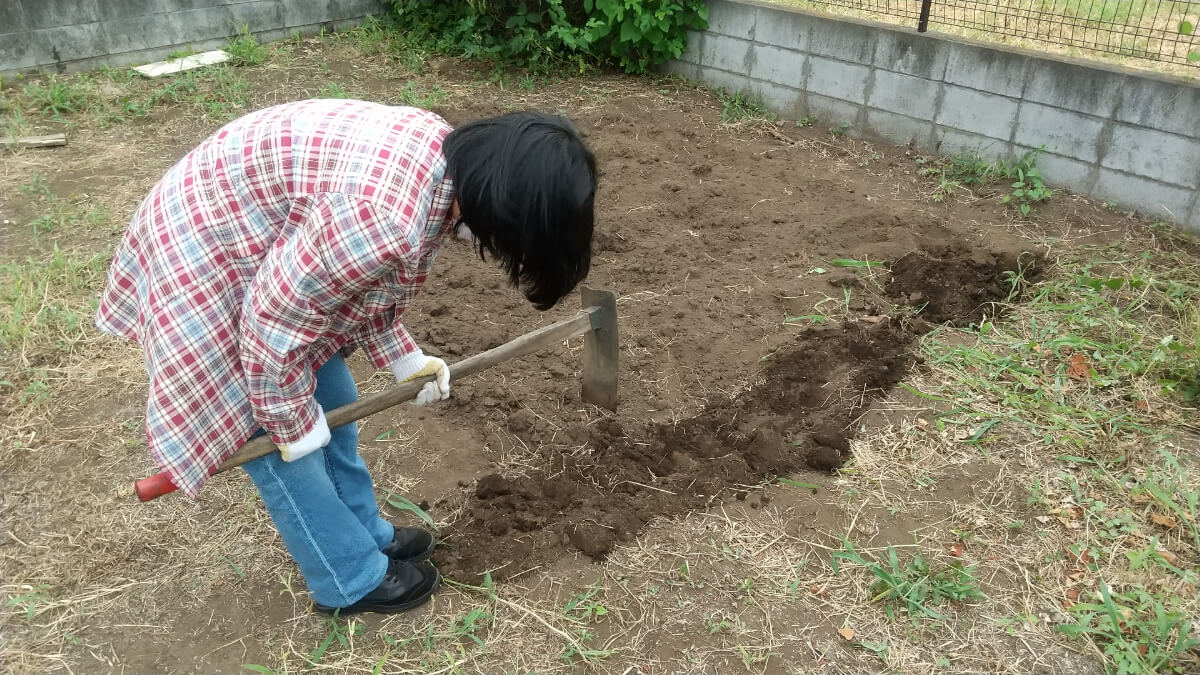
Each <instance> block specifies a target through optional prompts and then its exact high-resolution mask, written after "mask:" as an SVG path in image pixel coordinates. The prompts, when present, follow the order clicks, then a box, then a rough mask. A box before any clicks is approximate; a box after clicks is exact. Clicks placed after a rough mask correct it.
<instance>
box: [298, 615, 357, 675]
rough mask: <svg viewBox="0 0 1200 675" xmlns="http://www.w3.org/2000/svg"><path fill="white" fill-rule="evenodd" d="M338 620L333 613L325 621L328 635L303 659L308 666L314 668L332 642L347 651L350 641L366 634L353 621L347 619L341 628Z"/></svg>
mask: <svg viewBox="0 0 1200 675" xmlns="http://www.w3.org/2000/svg"><path fill="white" fill-rule="evenodd" d="M338 618H339V617H338V615H337V613H336V612H335V613H334V615H333V617H331V618H329V619H326V620H325V625H326V627H327V628H328V629H329V634H328V635H326V636H325V638H324V639H323V640H321V642H320V644H318V645H317V646H316V647H315V648H314V649H313V650H312V651H311V652H309V653H308V654H307V655H306V656H305V659H307V660H308V662H309V663H310V664H312V665H314V666H315V665H317V664H318V663H319V662H320V661H321V659H322V658H323V657H324V656H325V653H326V652H327V651H328V650H329V647H330V646H332V645H333V643H334V641H336V642H337V643H338V644H340V645H341V646H342V648H344V649H349V648H350V640H352V639H354V638H355V637H358V636H359V635H362V634H363V633H364V632H366V626H364V625H363V624H361V623H359V622H357V621H355V620H353V619H347V620H346V625H345V626H344V627H343V626H342V624H341V623H340V622H339V621H338Z"/></svg>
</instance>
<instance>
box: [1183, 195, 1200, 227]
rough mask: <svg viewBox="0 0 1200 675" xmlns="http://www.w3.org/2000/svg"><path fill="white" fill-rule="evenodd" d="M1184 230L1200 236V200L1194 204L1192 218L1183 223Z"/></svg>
mask: <svg viewBox="0 0 1200 675" xmlns="http://www.w3.org/2000/svg"><path fill="white" fill-rule="evenodd" d="M1181 225H1182V226H1183V229H1185V230H1187V231H1188V232H1191V233H1192V234H1196V235H1200V200H1197V201H1196V203H1194V204H1192V217H1191V218H1188V220H1187V222H1186V223H1181Z"/></svg>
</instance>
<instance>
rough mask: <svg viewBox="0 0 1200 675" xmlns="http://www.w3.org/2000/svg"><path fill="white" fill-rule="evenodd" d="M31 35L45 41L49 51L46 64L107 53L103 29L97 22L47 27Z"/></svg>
mask: <svg viewBox="0 0 1200 675" xmlns="http://www.w3.org/2000/svg"><path fill="white" fill-rule="evenodd" d="M33 35H34V38H33V39H35V40H44V41H45V43H46V46H47V49H49V51H50V60H49V61H48V62H47V63H48V64H49V63H67V62H70V61H78V60H79V59H86V58H91V57H93V56H105V55H107V54H108V44H107V38H106V37H105V35H104V29H103V28H102V27H101V26H100V24H98V23H83V24H78V25H75V26H60V27H58V28H47V29H46V30H39V31H37V32H36V33H34V34H33Z"/></svg>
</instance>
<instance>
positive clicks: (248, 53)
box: [225, 24, 267, 66]
mask: <svg viewBox="0 0 1200 675" xmlns="http://www.w3.org/2000/svg"><path fill="white" fill-rule="evenodd" d="M225 51H227V52H229V56H230V57H231V59H232V61H233V63H234V64H235V65H239V66H256V65H258V64H260V63H262V62H263V61H266V60H267V48H266V47H264V46H262V45H261V44H259V43H258V38H256V37H254V35H253V34H251V33H250V26H249V25H247V24H242V30H241V32H240V33H238V34H237V35H235V36H234V37H232V38H230V39H229V44H227V45H226V46H225Z"/></svg>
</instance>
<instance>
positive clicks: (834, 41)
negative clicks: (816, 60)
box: [806, 17, 879, 65]
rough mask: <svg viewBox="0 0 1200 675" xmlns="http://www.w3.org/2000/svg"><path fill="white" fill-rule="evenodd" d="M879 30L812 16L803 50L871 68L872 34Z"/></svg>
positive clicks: (873, 39) (873, 47) (873, 53)
mask: <svg viewBox="0 0 1200 675" xmlns="http://www.w3.org/2000/svg"><path fill="white" fill-rule="evenodd" d="M877 32H879V29H877V28H875V27H874V26H865V25H863V24H858V23H849V22H846V21H838V20H837V19H826V18H824V17H812V30H811V31H810V32H809V35H808V47H807V48H806V51H807V52H808V53H810V54H816V55H818V56H829V57H832V58H835V59H840V60H842V61H850V62H851V63H861V64H863V65H870V64H871V59H872V58H873V57H874V56H875V34H876V33H877Z"/></svg>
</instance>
